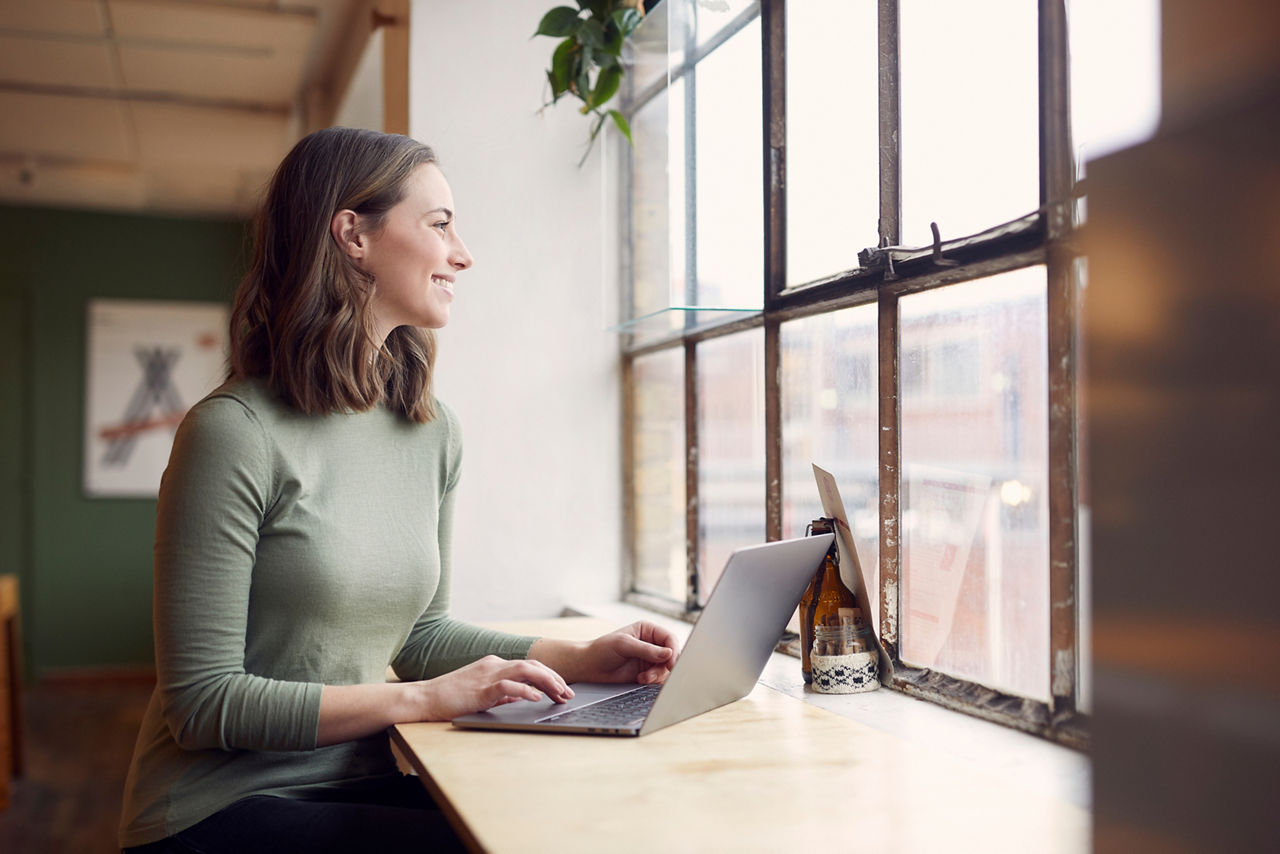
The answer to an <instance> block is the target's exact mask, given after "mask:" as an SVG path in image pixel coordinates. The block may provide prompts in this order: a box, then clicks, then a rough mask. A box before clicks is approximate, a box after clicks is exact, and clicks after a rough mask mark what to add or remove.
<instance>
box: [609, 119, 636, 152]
mask: <svg viewBox="0 0 1280 854" xmlns="http://www.w3.org/2000/svg"><path fill="white" fill-rule="evenodd" d="M609 116H610V117H611V118H612V119H613V123H614V125H616V126H617V128H618V130H619V131H621V132H622V135H623V136H625V137H626V138H627V145H630V146H631V147H632V148H634V147H635V143H634V142H632V141H631V125H630V124H629V123H628V122H627V117H626V116H624V115H623V114H622V113H620V112H618V111H617V110H610V111H609Z"/></svg>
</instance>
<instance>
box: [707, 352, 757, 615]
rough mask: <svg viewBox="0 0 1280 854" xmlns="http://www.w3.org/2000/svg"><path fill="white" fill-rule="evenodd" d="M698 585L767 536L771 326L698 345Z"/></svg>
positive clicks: (709, 583)
mask: <svg viewBox="0 0 1280 854" xmlns="http://www.w3.org/2000/svg"><path fill="white" fill-rule="evenodd" d="M698 446H699V447H698V508H699V518H700V525H699V528H700V530H699V532H698V565H699V567H700V568H701V572H702V575H701V578H700V582H699V587H698V592H699V599H700V600H701V601H702V602H705V601H706V600H707V595H708V594H710V592H711V590H712V588H713V587H714V586H715V583H716V581H718V580H719V579H720V572H721V571H722V570H723V569H724V564H725V561H726V560H728V559H729V554H730V553H731V552H732V551H733V550H734V549H736V548H738V547H739V546H749V545H754V544H756V543H761V542H764V538H765V518H764V330H761V329H752V330H750V331H747V332H740V333H737V334H734V335H726V336H724V337H723V338H715V339H712V340H710V341H706V342H704V343H702V344H699V345H698Z"/></svg>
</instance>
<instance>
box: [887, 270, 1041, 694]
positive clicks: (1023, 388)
mask: <svg viewBox="0 0 1280 854" xmlns="http://www.w3.org/2000/svg"><path fill="white" fill-rule="evenodd" d="M1046 291H1047V283H1046V277H1045V270H1044V268H1043V267H1033V268H1029V269H1025V270H1016V271H1013V272H1010V273H1005V274H1002V275H999V276H994V277H991V278H988V279H982V280H978V281H974V282H967V283H964V284H960V285H953V286H950V287H946V288H939V289H936V290H931V291H926V292H923V293H919V294H913V295H908V296H904V297H902V299H901V301H900V302H899V307H900V310H901V339H900V340H901V348H902V355H901V361H902V367H903V376H904V377H906V376H908V375H910V376H912V377H913V378H914V379H913V381H912V384H911V385H910V386H908V385H907V384H906V383H905V382H904V384H903V389H902V432H901V436H902V465H903V468H902V492H903V495H902V508H903V511H902V534H903V571H902V604H901V611H902V617H901V638H902V658H903V660H904V661H907V662H908V663H910V664H913V665H916V666H918V667H927V668H932V669H935V670H941V671H944V672H947V673H951V674H953V675H955V676H959V677H961V678H964V679H969V680H972V681H975V682H980V683H982V684H984V685H989V686H991V687H993V688H998V689H1002V690H1005V691H1009V692H1012V693H1016V694H1020V695H1023V696H1028V697H1032V698H1037V699H1041V700H1047V699H1048V697H1049V652H1048V650H1049V535H1048V516H1049V499H1048V483H1047V482H1046V481H1047V477H1048V447H1047V445H1048V431H1049V427H1048V411H1047V406H1048V388H1047V379H1046V377H1047V373H1048V363H1047V355H1046V352H1047V351H1046V348H1047V346H1048V344H1047V338H1048V333H1047V326H1046V312H1047V302H1046Z"/></svg>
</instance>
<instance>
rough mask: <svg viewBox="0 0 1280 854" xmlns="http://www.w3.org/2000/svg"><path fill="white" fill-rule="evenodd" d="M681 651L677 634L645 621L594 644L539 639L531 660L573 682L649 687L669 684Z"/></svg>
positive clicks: (534, 646) (599, 638)
mask: <svg viewBox="0 0 1280 854" xmlns="http://www.w3.org/2000/svg"><path fill="white" fill-rule="evenodd" d="M679 649H680V644H679V642H678V641H676V637H675V635H673V634H672V633H671V632H669V631H667V630H666V629H664V628H662V627H661V626H656V625H654V624H653V623H649V622H646V621H643V620H642V621H640V622H636V623H632V624H631V625H629V626H625V627H624V628H621V629H618V630H617V631H613V632H609V633H608V634H607V635H601V636H600V637H598V638H596V639H595V640H593V641H586V642H574V641H562V640H553V639H550V638H540V639H539V640H537V641H535V642H534V644H533V646H532V647H531V648H530V649H529V658H531V659H537V660H538V661H541V662H543V663H545V664H546V665H547V666H548V667H550V668H552V669H553V670H555V671H556V672H557V673H560V674H562V675H563V676H564V678H565V679H567V680H568V681H570V682H639V683H640V684H642V685H648V684H656V683H660V682H665V681H667V675H668V674H669V673H670V672H671V668H672V667H673V666H674V665H675V663H676V658H678V657H679V654H680V653H679Z"/></svg>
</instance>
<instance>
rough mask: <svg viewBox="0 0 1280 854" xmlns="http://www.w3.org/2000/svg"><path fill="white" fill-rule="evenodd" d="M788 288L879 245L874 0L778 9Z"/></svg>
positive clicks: (839, 268) (849, 264) (851, 263)
mask: <svg viewBox="0 0 1280 854" xmlns="http://www.w3.org/2000/svg"><path fill="white" fill-rule="evenodd" d="M786 29H787V284H788V285H799V284H803V283H805V282H810V281H813V280H815V279H820V278H822V277H824V276H830V275H832V274H835V273H841V272H844V271H845V270H852V269H854V268H856V267H857V266H858V250H859V249H864V248H866V247H868V246H875V245H876V244H877V243H878V242H879V226H878V222H879V217H880V201H879V199H880V195H879V194H880V181H879V169H878V162H879V161H878V158H879V154H878V143H877V141H878V130H877V118H876V117H877V115H878V113H879V110H878V106H877V103H878V102H877V93H876V80H877V79H878V72H877V69H876V57H877V55H878V51H877V47H876V3H875V0H853V2H851V0H806V2H803V3H791V4H789V5H788V6H787V27H786Z"/></svg>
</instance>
